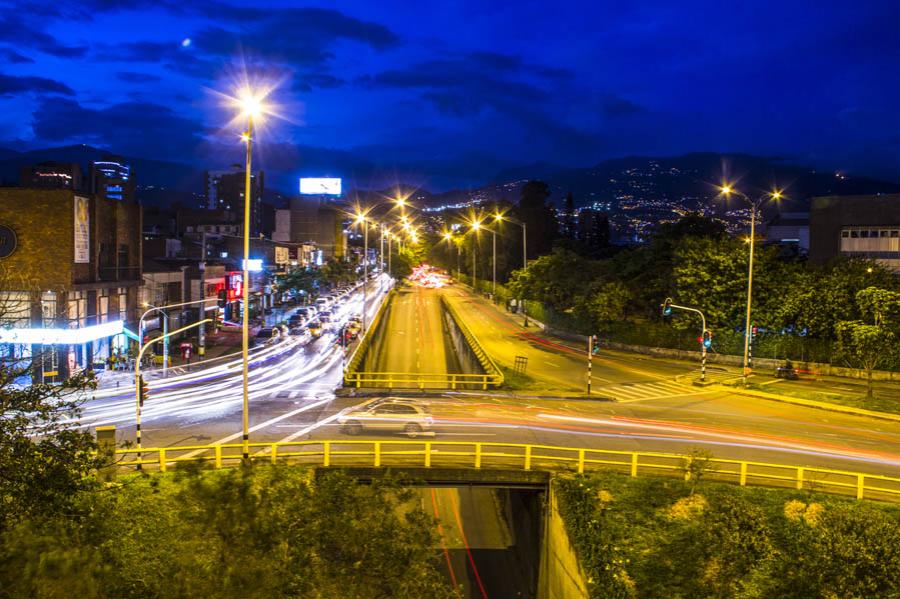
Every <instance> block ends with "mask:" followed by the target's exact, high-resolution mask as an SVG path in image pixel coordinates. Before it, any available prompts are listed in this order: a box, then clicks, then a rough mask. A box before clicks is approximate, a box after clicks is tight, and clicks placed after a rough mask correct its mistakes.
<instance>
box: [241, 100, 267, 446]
mask: <svg viewBox="0 0 900 599" xmlns="http://www.w3.org/2000/svg"><path fill="white" fill-rule="evenodd" d="M265 96H266V94H265V93H259V92H254V91H253V90H251V89H250V88H249V87H244V88H243V89H242V90H240V92H239V93H238V97H237V99H236V104H237V106H238V108H239V109H240V115H239V117H238V118H246V119H247V129H246V130H245V131H244V132H243V133H242V134H241V140H243V142H244V143H245V144H246V145H247V156H246V160H245V164H244V262H243V273H242V275H243V278H242V279H241V280H242V281H243V283H242V285H241V289H242V298H241V299H242V300H243V309H242V310H241V356H242V361H243V410H242V412H243V413H242V418H241V432H242V439H243V441H242V451H241V453H242V455H243V458H244V459H245V460H248V459H250V392H249V386H250V355H249V354H250V328H249V327H250V323H249V312H250V296H249V289H250V272H249V271H248V270H247V269H248V267H249V266H248V265H249V264H250V201H251V195H250V178H251V177H250V167H251V162H252V160H251V158H252V155H253V119H255V118H259V117H260V116H262V115H263V114H264V113H265V111H266V108H265V104H264V103H263V100H264V99H265Z"/></svg>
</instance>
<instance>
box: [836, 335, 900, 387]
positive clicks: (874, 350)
mask: <svg viewBox="0 0 900 599" xmlns="http://www.w3.org/2000/svg"><path fill="white" fill-rule="evenodd" d="M836 331H837V353H838V355H839V356H840V357H842V358H844V359H845V360H847V361H848V362H849V363H850V364H853V365H855V366H857V367H859V368H861V369H862V370H864V371H865V373H866V397H869V398H871V397H872V396H873V393H874V390H873V388H872V372H873V371H874V370H876V369H877V368H878V367H879V366H881V365H882V364H889V363H890V362H891V361H892V360H893V359H894V358H895V356H896V352H897V343H898V339H897V336H896V335H895V334H894V333H893V332H892V331H890V330H888V329H887V328H885V327H883V326H877V325H874V324H865V323H862V322H860V321H858V320H845V321H841V322H839V323H838V324H837V326H836Z"/></svg>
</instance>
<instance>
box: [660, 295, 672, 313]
mask: <svg viewBox="0 0 900 599" xmlns="http://www.w3.org/2000/svg"><path fill="white" fill-rule="evenodd" d="M660 308H662V315H663V316H671V315H672V298H671V297H667V298H666V301H665V302H663V303H662V305H660Z"/></svg>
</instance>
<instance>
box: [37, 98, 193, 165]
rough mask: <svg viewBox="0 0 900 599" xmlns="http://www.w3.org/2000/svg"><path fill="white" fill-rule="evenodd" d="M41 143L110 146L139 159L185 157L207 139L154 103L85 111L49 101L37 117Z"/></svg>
mask: <svg viewBox="0 0 900 599" xmlns="http://www.w3.org/2000/svg"><path fill="white" fill-rule="evenodd" d="M32 129H33V130H34V134H35V136H37V137H38V138H41V139H44V140H47V141H52V142H79V143H91V144H99V145H105V146H109V147H112V148H115V149H116V151H117V152H122V153H126V154H131V155H135V156H148V157H157V158H159V157H166V156H185V155H186V154H188V155H189V154H190V153H191V152H192V151H193V149H194V148H195V147H196V146H197V145H198V144H199V143H200V142H201V141H202V139H203V137H202V136H203V127H202V125H201V124H200V123H199V122H197V121H194V120H191V119H189V118H185V117H182V116H179V115H178V114H177V113H176V112H175V111H173V110H172V109H170V108H168V107H165V106H161V105H159V104H154V103H151V102H125V103H121V104H114V105H112V106H109V107H107V108H100V109H94V108H86V107H84V106H81V105H80V104H78V102H75V101H73V100H45V101H42V102H41V103H39V104H38V106H37V109H36V110H35V112H34V114H33V115H32Z"/></svg>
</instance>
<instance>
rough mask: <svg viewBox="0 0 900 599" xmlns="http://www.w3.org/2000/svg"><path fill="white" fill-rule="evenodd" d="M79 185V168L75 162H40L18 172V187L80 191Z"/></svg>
mask: <svg viewBox="0 0 900 599" xmlns="http://www.w3.org/2000/svg"><path fill="white" fill-rule="evenodd" d="M81 185H82V180H81V167H80V166H79V165H78V163H76V162H53V161H48V162H41V163H40V164H31V165H28V166H23V167H22V169H21V170H20V171H19V187H31V188H41V189H72V190H74V191H82V187H81Z"/></svg>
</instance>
